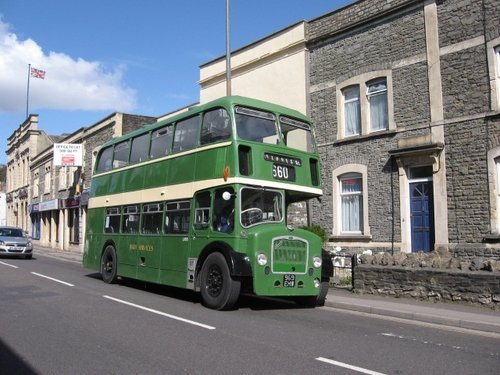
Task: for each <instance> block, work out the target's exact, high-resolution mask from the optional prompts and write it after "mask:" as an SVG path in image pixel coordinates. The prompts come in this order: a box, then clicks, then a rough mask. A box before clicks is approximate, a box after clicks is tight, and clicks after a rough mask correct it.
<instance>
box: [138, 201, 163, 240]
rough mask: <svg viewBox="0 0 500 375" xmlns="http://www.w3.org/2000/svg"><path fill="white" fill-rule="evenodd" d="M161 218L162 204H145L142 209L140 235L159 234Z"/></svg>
mask: <svg viewBox="0 0 500 375" xmlns="http://www.w3.org/2000/svg"><path fill="white" fill-rule="evenodd" d="M162 217H163V203H151V204H145V205H144V206H143V207H142V228H141V231H142V233H144V234H160V232H161V222H162Z"/></svg>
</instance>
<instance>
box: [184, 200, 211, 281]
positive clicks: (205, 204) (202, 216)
mask: <svg viewBox="0 0 500 375" xmlns="http://www.w3.org/2000/svg"><path fill="white" fill-rule="evenodd" d="M211 200H212V198H211V192H210V191H203V192H199V193H197V194H196V195H195V198H194V220H193V226H192V228H191V230H192V233H191V248H190V251H189V254H190V255H189V259H188V273H187V280H186V282H187V284H186V287H187V288H188V289H194V279H195V277H194V276H195V270H196V262H197V261H198V258H199V256H200V253H201V251H202V250H203V248H204V247H205V246H206V245H207V244H208V242H209V240H210V226H211V225H212V214H211V212H212V210H211Z"/></svg>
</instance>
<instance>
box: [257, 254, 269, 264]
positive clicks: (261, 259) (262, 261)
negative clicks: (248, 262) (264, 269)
mask: <svg viewBox="0 0 500 375" xmlns="http://www.w3.org/2000/svg"><path fill="white" fill-rule="evenodd" d="M257 264H258V265H259V266H265V265H266V264H267V255H266V254H264V253H259V254H257Z"/></svg>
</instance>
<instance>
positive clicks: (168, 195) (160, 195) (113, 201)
mask: <svg viewBox="0 0 500 375" xmlns="http://www.w3.org/2000/svg"><path fill="white" fill-rule="evenodd" d="M221 180H222V178H217V179H212V180H204V181H194V182H188V183H184V184H177V185H170V186H161V187H158V188H153V189H145V190H137V191H131V192H126V193H118V194H113V195H103V196H99V197H92V198H90V199H89V208H98V207H111V206H120V205H124V204H131V203H136V204H142V203H148V202H158V201H166V200H178V199H190V198H192V197H193V195H194V193H195V192H197V191H198V190H202V189H208V188H211V187H215V186H221ZM263 182H264V183H265V185H263ZM226 183H227V184H245V185H255V186H262V187H264V186H265V187H267V188H274V189H286V190H292V191H299V192H302V193H309V194H314V195H322V194H323V191H322V190H321V189H317V188H309V187H305V186H296V185H293V184H287V183H283V182H272V181H262V180H255V179H251V178H241V177H232V178H228V180H227V182H226Z"/></svg>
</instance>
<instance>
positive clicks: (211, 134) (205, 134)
mask: <svg viewBox="0 0 500 375" xmlns="http://www.w3.org/2000/svg"><path fill="white" fill-rule="evenodd" d="M231 133H232V129H231V119H230V118H229V115H228V113H227V111H226V110H225V109H224V108H218V109H215V110H213V111H208V112H206V113H205V114H204V115H203V124H202V127H201V138H200V144H202V145H204V144H207V143H212V142H217V141H220V140H224V139H227V138H229V137H230V136H231Z"/></svg>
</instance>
